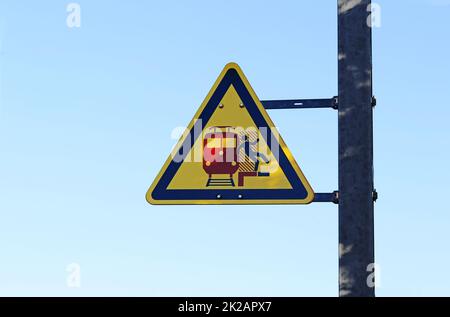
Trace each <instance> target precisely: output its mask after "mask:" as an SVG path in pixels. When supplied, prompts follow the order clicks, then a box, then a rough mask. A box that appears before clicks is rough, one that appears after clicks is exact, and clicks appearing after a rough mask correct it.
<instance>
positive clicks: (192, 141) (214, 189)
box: [146, 63, 314, 204]
mask: <svg viewBox="0 0 450 317" xmlns="http://www.w3.org/2000/svg"><path fill="white" fill-rule="evenodd" d="M146 198H147V201H148V202H149V203H151V204H307V203H310V202H311V201H312V200H313V199H314V192H313V190H312V188H311V186H310V185H309V183H308V181H307V180H306V178H305V176H304V175H303V173H302V171H301V170H300V168H299V167H298V165H297V163H296V162H295V160H294V158H293V156H292V154H291V152H290V151H289V149H288V148H287V146H286V145H285V143H284V141H283V139H282V138H281V137H280V135H279V134H278V131H277V129H276V128H275V126H274V124H273V123H272V121H271V120H270V118H269V115H268V114H267V112H266V110H265V109H264V107H263V105H262V104H261V102H260V101H259V99H258V97H257V96H256V94H255V92H254V91H253V89H252V87H251V86H250V84H249V82H248V81H247V78H246V77H245V76H244V74H243V73H242V70H241V69H240V67H239V66H238V65H237V64H235V63H230V64H227V65H226V66H225V68H224V69H223V71H222V73H221V74H220V76H219V78H218V79H217V80H216V82H215V83H214V86H213V87H212V88H211V90H210V92H209V93H208V95H207V96H206V99H205V101H203V103H202V105H201V106H200V108H199V110H198V111H197V113H196V114H195V116H194V118H193V119H192V121H191V122H190V124H189V126H188V127H187V129H186V133H185V134H184V135H183V136H182V137H181V138H180V140H179V142H178V143H177V145H176V146H175V148H174V151H172V153H171V155H170V156H169V158H168V159H167V161H166V163H165V164H164V166H163V168H162V169H161V171H160V172H159V174H158V176H157V177H156V179H155V180H154V182H153V184H152V185H151V186H150V189H149V190H148V192H147V195H146Z"/></svg>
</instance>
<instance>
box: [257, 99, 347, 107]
mask: <svg viewBox="0 0 450 317" xmlns="http://www.w3.org/2000/svg"><path fill="white" fill-rule="evenodd" d="M261 103H262V105H263V106H264V108H265V109H315V108H331V109H335V110H337V109H338V107H339V100H338V97H337V96H334V97H332V98H323V99H285V100H261Z"/></svg>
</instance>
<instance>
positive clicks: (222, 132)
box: [203, 126, 239, 186]
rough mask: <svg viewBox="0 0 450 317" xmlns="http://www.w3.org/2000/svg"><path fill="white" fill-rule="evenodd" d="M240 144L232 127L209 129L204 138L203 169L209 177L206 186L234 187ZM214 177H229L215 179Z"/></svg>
mask: <svg viewBox="0 0 450 317" xmlns="http://www.w3.org/2000/svg"><path fill="white" fill-rule="evenodd" d="M238 142H239V139H238V134H237V133H236V132H235V131H234V129H233V128H232V127H228V126H218V127H211V128H209V131H208V132H207V133H206V135H205V136H204V138H203V169H204V171H205V172H206V173H207V174H208V176H209V177H208V182H207V183H206V186H234V181H233V174H235V173H236V172H237V170H238V169H239V162H238V153H237V147H238ZM213 175H226V176H228V177H227V178H213V177H212V176H213ZM222 177H223V176H222Z"/></svg>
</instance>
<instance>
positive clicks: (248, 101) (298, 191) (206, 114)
mask: <svg viewBox="0 0 450 317" xmlns="http://www.w3.org/2000/svg"><path fill="white" fill-rule="evenodd" d="M230 85H233V86H234V88H235V90H236V92H237V93H238V95H239V97H240V98H241V100H242V102H243V103H244V104H245V107H246V109H247V110H248V112H249V113H250V116H251V117H252V119H253V121H254V122H255V124H256V126H257V127H259V128H262V127H266V128H267V131H268V133H266V135H263V137H264V138H266V139H265V141H266V143H267V146H268V147H269V148H273V147H274V146H278V147H279V149H280V150H279V158H278V164H279V166H280V167H281V168H282V169H283V172H284V173H285V175H286V177H287V179H288V181H289V182H290V184H291V186H292V189H241V190H239V189H236V188H233V189H222V188H218V189H214V190H212V189H206V190H205V189H202V190H195V189H167V187H168V186H169V183H170V182H171V180H172V179H173V177H174V176H175V174H176V172H177V171H178V168H179V167H180V166H181V164H182V163H183V161H184V158H185V156H186V155H187V154H188V153H189V151H186V153H182V154H181V155H182V160H179V158H178V159H177V161H178V162H176V161H174V160H172V161H171V162H170V164H169V166H168V167H167V169H166V170H165V171H164V173H163V175H162V176H161V178H160V179H159V182H158V183H157V184H156V186H155V188H154V190H153V192H152V193H151V195H152V198H153V199H154V200H162V201H164V200H172V201H176V200H180V201H181V200H184V201H186V200H188V201H192V200H196V201H202V200H216V199H217V197H218V195H220V199H221V200H242V199H244V200H302V199H306V198H307V196H308V191H307V189H306V187H305V186H304V185H303V183H302V180H301V179H300V178H299V175H298V174H297V173H296V171H295V169H294V168H293V166H292V165H291V163H290V162H289V160H288V158H287V157H286V154H285V153H284V151H283V149H282V148H281V147H280V146H279V143H278V141H277V138H272V127H270V126H269V125H268V123H267V122H266V120H265V119H264V116H263V115H262V113H261V112H260V111H259V109H258V107H257V105H256V103H255V101H254V100H253V98H252V96H251V94H250V92H249V91H248V90H247V88H246V86H245V84H244V82H243V81H242V79H241V78H240V76H239V73H238V72H237V71H236V70H235V69H233V68H231V69H229V70H228V71H227V72H226V73H225V75H224V77H223V78H222V80H221V81H220V83H219V84H218V86H217V89H216V90H215V91H214V93H213V94H212V96H211V98H210V99H209V100H208V103H207V104H206V106H205V108H204V109H203V112H202V113H201V114H200V116H199V118H198V119H201V120H202V122H203V125H204V126H206V125H207V123H208V121H209V119H210V118H211V116H212V114H213V112H214V111H215V110H216V107H217V106H218V104H219V103H220V101H221V100H222V98H223V96H224V95H225V93H226V92H227V90H228V88H229V87H230ZM194 127H195V125H194V126H193V127H192V129H191V130H190V131H189V135H188V137H186V139H185V140H184V143H183V145H182V147H181V148H183V149H185V148H191V147H192V146H193V144H195V141H196V140H197V138H198V137H199V136H200V135H201V132H202V131H197V130H199V129H195V128H194Z"/></svg>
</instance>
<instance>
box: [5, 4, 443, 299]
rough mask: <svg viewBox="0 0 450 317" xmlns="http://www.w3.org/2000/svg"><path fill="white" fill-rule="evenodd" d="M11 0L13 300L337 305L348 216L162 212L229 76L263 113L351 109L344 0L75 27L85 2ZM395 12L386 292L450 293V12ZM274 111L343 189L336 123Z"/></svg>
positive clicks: (379, 258) (9, 259)
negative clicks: (178, 167) (71, 13)
mask: <svg viewBox="0 0 450 317" xmlns="http://www.w3.org/2000/svg"><path fill="white" fill-rule="evenodd" d="M0 3H1V5H0V81H1V86H0V87H1V92H0V93H1V95H0V295H44V296H45V295H58V296H79V295H84V296H90V295H147V296H201V295H203V296H222V295H223V296H315V295H323V296H337V295H338V285H337V280H338V232H337V230H338V224H337V220H338V217H337V216H338V214H337V211H338V210H337V206H336V205H333V204H311V205H308V206H200V207H199V206H162V207H161V206H160V207H157V206H151V205H149V204H148V203H147V202H146V201H145V199H144V196H145V192H146V190H147V189H148V187H149V185H150V184H151V182H152V181H153V179H154V177H155V176H156V174H157V172H158V171H159V169H160V167H161V166H162V164H163V162H164V161H165V159H166V158H167V155H168V154H169V152H170V150H171V148H172V146H173V144H174V142H175V140H174V139H173V138H172V137H171V132H172V130H173V129H174V128H175V127H177V126H185V125H186V124H187V123H188V122H189V121H190V120H191V118H192V116H193V114H194V113H195V111H196V110H197V108H198V106H199V105H200V103H201V102H202V101H203V99H204V97H205V96H206V94H207V92H208V91H209V89H210V87H211V86H212V84H213V82H214V81H215V79H216V77H217V76H218V74H219V73H220V71H221V69H222V68H223V66H224V65H225V64H226V63H227V62H230V61H235V62H237V63H239V64H240V66H241V67H242V69H243V71H244V73H245V74H246V75H247V77H248V79H249V81H250V83H251V84H252V86H253V88H254V90H255V91H256V93H257V94H258V96H259V97H260V98H261V99H282V98H326V97H331V96H333V95H335V94H336V93H337V53H336V51H337V28H336V24H337V19H336V1H333V0H321V1H262V0H258V1H237V0H227V1H222V0H215V1H210V0H209V1H137V0H136V1H86V0H83V1H82V0H80V1H78V3H79V4H80V5H81V27H80V28H72V29H70V28H68V27H67V25H66V17H67V13H66V5H67V4H68V3H69V1H61V0H58V1H57V0H54V1H24V0H14V1H12V0H10V1H5V0H1V1H0ZM377 3H379V4H380V5H381V9H382V11H381V14H382V15H381V27H379V28H376V29H374V38H373V44H374V48H373V55H374V93H375V94H376V96H377V99H378V105H377V107H376V109H375V114H374V120H375V121H374V134H375V144H374V147H375V148H374V149H375V184H376V188H377V190H378V192H379V196H380V198H379V201H378V202H377V203H376V209H375V234H376V262H377V263H378V265H379V267H380V272H379V274H380V282H381V284H380V286H379V287H378V288H377V290H376V292H377V294H378V295H380V296H395V295H405V296H422V295H437V296H442V295H446V296H450V252H449V250H450V247H449V242H450V229H449V228H450V227H449V225H450V210H449V203H448V199H449V196H450V194H449V193H450V185H449V184H450V182H449V180H450V169H449V162H450V149H449V146H450V141H449V140H450V129H449V116H450V96H449V88H450V61H449V56H450V44H449V41H448V38H449V33H450V1H447V0H408V1H406V0H397V1H392V0H378V1H377ZM269 114H270V116H271V117H272V119H273V121H274V122H275V124H276V125H277V126H278V127H279V130H280V133H281V135H282V136H283V138H284V139H285V141H286V143H287V145H288V146H289V148H290V149H291V151H292V152H293V154H294V156H295V158H296V160H297V161H298V163H299V165H300V166H301V167H302V169H303V172H304V173H305V175H306V177H307V178H308V179H309V181H310V183H311V184H312V186H313V188H314V189H315V191H316V192H328V191H333V190H335V189H337V113H336V112H335V111H334V110H329V109H317V110H283V111H280V110H277V111H273V110H272V111H270V112H269ZM70 263H78V264H79V265H80V268H81V287H79V288H70V287H68V286H67V284H66V279H67V276H68V272H66V267H67V266H68V265H69V264H70Z"/></svg>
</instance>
